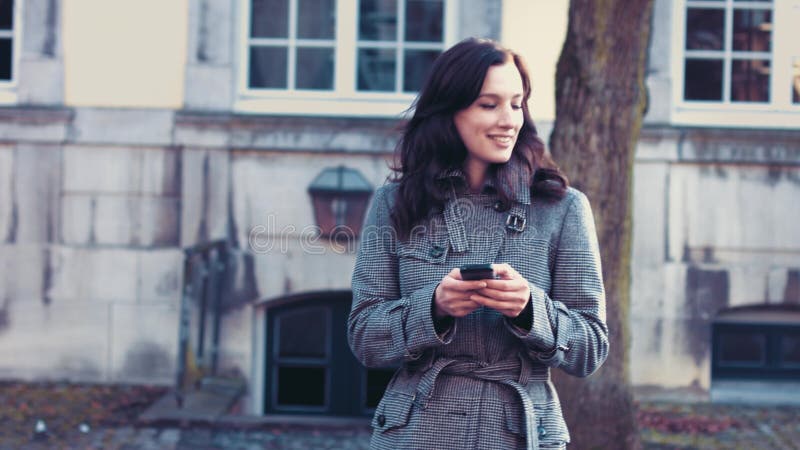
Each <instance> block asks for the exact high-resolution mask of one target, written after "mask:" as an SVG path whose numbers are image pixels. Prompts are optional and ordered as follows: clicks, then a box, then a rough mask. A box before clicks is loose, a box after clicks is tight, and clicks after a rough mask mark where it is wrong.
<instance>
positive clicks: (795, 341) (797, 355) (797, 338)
mask: <svg viewBox="0 0 800 450" xmlns="http://www.w3.org/2000/svg"><path fill="white" fill-rule="evenodd" d="M781 365H782V366H791V367H800V335H799V334H784V335H783V336H782V337H781Z"/></svg>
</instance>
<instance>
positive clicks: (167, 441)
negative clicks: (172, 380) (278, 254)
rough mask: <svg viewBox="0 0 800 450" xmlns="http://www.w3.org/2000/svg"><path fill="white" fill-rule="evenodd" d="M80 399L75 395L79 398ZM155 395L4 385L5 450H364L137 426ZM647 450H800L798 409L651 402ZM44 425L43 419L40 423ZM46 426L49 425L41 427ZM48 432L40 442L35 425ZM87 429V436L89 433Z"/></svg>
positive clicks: (246, 430)
mask: <svg viewBox="0 0 800 450" xmlns="http://www.w3.org/2000/svg"><path fill="white" fill-rule="evenodd" d="M76 391H77V393H76ZM162 393H163V390H159V389H152V388H142V387H139V388H135V387H133V388H132V387H125V388H114V387H80V386H78V387H64V386H63V385H48V386H33V387H31V386H30V385H22V384H8V383H0V449H3V450H5V449H9V450H10V449H14V450H16V449H30V450H40V449H42V450H43V449H47V450H50V449H82V450H83V449H85V450H95V449H97V450H99V449H104V450H105V449H109V450H139V449H142V450H212V449H220V450H223V449H224V450H250V449H253V450H255V449H259V450H260V449H303V450H306V449H342V450H350V449H366V448H367V447H368V442H369V429H368V428H367V427H366V426H365V425H363V424H362V425H359V426H350V427H342V426H323V425H317V426H305V427H301V426H298V425H281V424H274V423H273V424H265V423H258V422H241V423H236V422H228V423H226V424H225V426H208V425H206V426H190V425H185V424H184V426H180V424H178V423H164V424H162V425H160V426H135V425H133V424H135V423H137V422H136V419H135V418H132V417H138V416H135V415H136V414H141V412H143V411H144V409H145V408H146V407H147V406H148V405H149V404H152V402H153V401H154V400H155V398H157V396H158V395H160V394H162ZM638 416H639V421H640V427H641V438H642V442H643V447H644V448H645V449H655V450H660V449H664V450H666V449H679V450H689V449H696V450H701V449H702V450H705V449H748V450H771V449H781V450H784V449H800V407H798V406H795V407H786V406H753V405H751V406H730V405H717V404H711V403H708V402H694V403H687V402H676V401H665V400H663V399H661V400H659V401H653V400H647V401H643V402H640V403H639V405H638ZM37 417H38V418H40V419H37ZM41 418H44V419H41ZM37 420H45V423H46V426H47V432H46V433H43V434H42V435H40V437H37V435H36V433H35V432H34V429H35V426H36V421H37ZM87 427H88V428H87Z"/></svg>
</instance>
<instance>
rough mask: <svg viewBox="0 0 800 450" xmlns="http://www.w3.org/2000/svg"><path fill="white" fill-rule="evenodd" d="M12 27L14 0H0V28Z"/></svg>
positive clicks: (8, 28)
mask: <svg viewBox="0 0 800 450" xmlns="http://www.w3.org/2000/svg"><path fill="white" fill-rule="evenodd" d="M13 27H14V0H0V29H2V30H10V29H12V28H13Z"/></svg>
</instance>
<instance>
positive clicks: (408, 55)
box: [403, 50, 439, 92]
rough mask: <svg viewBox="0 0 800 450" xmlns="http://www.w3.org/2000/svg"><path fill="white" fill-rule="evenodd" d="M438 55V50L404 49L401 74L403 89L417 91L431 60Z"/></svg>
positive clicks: (431, 62)
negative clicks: (403, 72)
mask: <svg viewBox="0 0 800 450" xmlns="http://www.w3.org/2000/svg"><path fill="white" fill-rule="evenodd" d="M437 56H439V51H438V50H406V52H405V60H404V63H405V66H404V69H405V74H403V90H404V91H406V92H417V91H419V90H420V88H421V87H422V83H423V82H424V81H425V77H426V76H427V75H428V70H429V69H430V68H431V65H432V64H433V61H434V60H435V59H436V57H437Z"/></svg>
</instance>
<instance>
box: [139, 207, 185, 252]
mask: <svg viewBox="0 0 800 450" xmlns="http://www.w3.org/2000/svg"><path fill="white" fill-rule="evenodd" d="M138 202H139V217H140V221H139V228H138V229H137V233H136V241H135V242H136V243H138V245H141V246H143V247H171V246H177V245H179V243H180V236H179V234H180V218H181V210H180V199H179V198H177V197H140V198H139V199H138Z"/></svg>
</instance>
